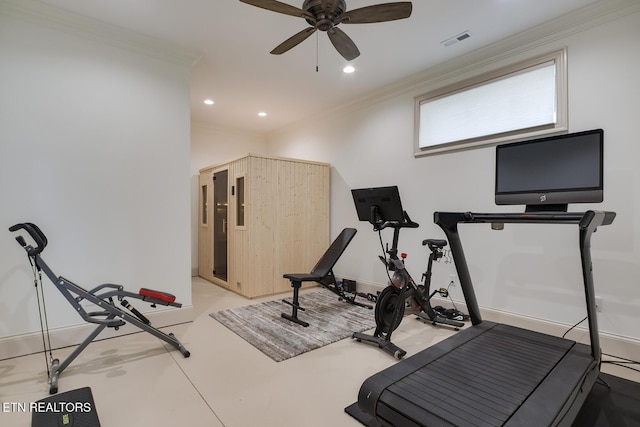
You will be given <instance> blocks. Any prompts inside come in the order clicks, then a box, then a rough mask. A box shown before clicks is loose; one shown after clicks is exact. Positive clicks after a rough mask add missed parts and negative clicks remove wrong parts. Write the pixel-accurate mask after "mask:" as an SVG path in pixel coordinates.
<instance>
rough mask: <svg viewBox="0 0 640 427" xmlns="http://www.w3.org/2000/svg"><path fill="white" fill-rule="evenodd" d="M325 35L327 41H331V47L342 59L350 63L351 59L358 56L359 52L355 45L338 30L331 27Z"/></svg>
mask: <svg viewBox="0 0 640 427" xmlns="http://www.w3.org/2000/svg"><path fill="white" fill-rule="evenodd" d="M327 34H328V35H329V40H331V43H332V44H333V47H335V48H336V50H337V51H338V53H339V54H340V55H342V57H343V58H344V59H346V60H347V61H351V60H352V59H355V58H357V57H358V56H360V51H359V50H358V47H357V46H356V44H355V43H354V42H353V40H351V38H350V37H349V36H348V35H347V34H346V33H345V32H344V31H342V30H341V29H340V28H337V27H333V28H331V29H330V30H329V31H327Z"/></svg>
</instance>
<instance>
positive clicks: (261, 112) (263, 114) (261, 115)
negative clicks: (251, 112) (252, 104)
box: [258, 111, 267, 117]
mask: <svg viewBox="0 0 640 427" xmlns="http://www.w3.org/2000/svg"><path fill="white" fill-rule="evenodd" d="M258 115H259V116H260V117H266V116H267V113H265V112H264V111H260V112H259V113H258Z"/></svg>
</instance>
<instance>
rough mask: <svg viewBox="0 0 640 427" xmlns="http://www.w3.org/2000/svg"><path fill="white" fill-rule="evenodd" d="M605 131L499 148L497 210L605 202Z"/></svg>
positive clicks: (554, 137) (497, 149) (593, 131)
mask: <svg viewBox="0 0 640 427" xmlns="http://www.w3.org/2000/svg"><path fill="white" fill-rule="evenodd" d="M603 134H604V132H603V131H602V129H596V130H591V131H587V132H579V133H573V134H566V135H560V136H553V137H548V138H542V139H536V140H531V141H522V142H516V143H512V144H503V145H499V146H497V147H496V188H495V197H496V204H498V205H520V204H524V205H527V206H528V208H529V207H533V206H538V207H539V208H540V209H538V210H545V206H555V207H557V206H560V207H561V209H563V210H566V205H567V204H568V203H590V202H601V201H602V200H603V177H602V169H603Z"/></svg>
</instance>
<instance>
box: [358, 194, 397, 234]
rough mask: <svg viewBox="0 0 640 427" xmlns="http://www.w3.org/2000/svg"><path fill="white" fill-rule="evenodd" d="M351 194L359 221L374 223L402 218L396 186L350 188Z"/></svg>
mask: <svg viewBox="0 0 640 427" xmlns="http://www.w3.org/2000/svg"><path fill="white" fill-rule="evenodd" d="M351 194H352V195H353V202H354V203H355V205H356V212H357V213H358V219H359V220H360V221H369V222H371V223H372V224H374V225H375V224H376V223H380V222H384V221H403V219H404V211H403V210H402V203H401V202H400V193H399V192H398V187H397V186H392V187H376V188H360V189H357V190H351ZM372 208H375V209H372ZM374 215H375V217H374Z"/></svg>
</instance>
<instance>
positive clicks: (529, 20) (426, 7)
mask: <svg viewBox="0 0 640 427" xmlns="http://www.w3.org/2000/svg"><path fill="white" fill-rule="evenodd" d="M40 1H42V2H43V3H48V4H50V5H53V6H57V7H60V8H63V9H67V10H69V11H72V12H75V13H78V14H81V15H86V16H89V17H92V18H95V19H98V20H100V21H103V22H106V23H109V24H112V25H116V26H119V27H124V28H126V29H129V30H133V31H136V32H138V33H142V34H144V35H147V36H152V37H155V38H158V39H161V40H164V41H168V42H171V43H173V44H176V45H179V46H184V47H185V48H187V49H189V50H190V51H195V52H198V53H199V54H201V59H200V60H199V61H198V62H197V63H196V64H194V67H193V72H192V81H191V97H192V99H191V117H192V120H193V121H197V122H206V123H211V124H213V125H216V126H222V127H225V128H238V129H243V130H247V131H255V132H270V131H273V130H276V129H279V128H281V127H283V126H285V125H287V124H289V123H293V122H296V121H299V120H302V119H305V118H306V119H309V118H310V117H312V115H313V114H316V113H320V112H322V111H325V110H328V109H332V108H335V107H337V106H340V105H343V104H345V103H348V102H349V101H350V100H354V99H357V98H360V97H362V96H364V95H365V94H366V93H367V92H370V91H373V90H376V89H379V88H381V87H384V86H385V85H388V84H390V83H393V82H396V81H399V80H401V79H403V78H406V77H408V76H410V75H412V74H415V73H418V72H420V71H423V70H425V69H427V68H429V67H431V66H434V65H437V64H439V63H442V62H445V61H447V60H450V59H452V58H454V57H457V56H460V55H462V54H465V53H468V52H470V51H473V50H474V49H478V48H480V47H483V46H486V45H489V44H491V43H493V42H496V41H498V40H501V39H503V38H506V37H508V36H510V35H513V34H516V33H518V32H520V31H523V30H526V29H529V28H531V27H534V26H536V25H539V24H541V23H544V22H546V21H549V20H551V19H553V18H556V17H558V16H561V15H564V14H566V13H568V12H571V11H574V10H576V9H579V8H581V7H584V6H586V5H589V4H591V3H594V2H595V1H596V0H413V12H412V15H411V17H410V18H408V19H403V20H398V21H393V22H384V23H375V24H353V25H346V24H341V25H340V28H341V29H342V30H343V31H345V32H346V33H347V34H348V35H349V36H350V37H351V39H352V40H353V41H354V42H355V43H356V45H357V46H358V48H359V49H360V52H361V55H360V56H359V57H358V58H356V59H355V60H353V61H352V65H353V66H354V67H355V68H356V72H355V73H353V74H349V75H347V74H344V73H343V72H342V68H343V67H344V65H346V61H345V60H344V59H343V58H342V57H341V56H340V55H339V54H338V53H337V52H336V51H335V50H334V48H333V46H332V45H331V43H330V42H329V39H328V37H327V35H326V34H325V33H320V32H317V33H316V34H317V35H318V37H317V38H316V34H314V35H312V36H311V37H309V38H308V39H307V40H305V41H304V42H302V43H301V44H300V45H298V46H296V47H294V48H293V49H291V50H290V51H288V52H286V53H284V54H283V55H280V56H276V55H270V54H269V52H270V51H271V50H272V49H273V48H274V47H275V46H277V45H278V44H280V43H281V42H283V41H284V40H286V39H287V38H289V37H290V36H292V35H293V34H295V33H297V32H298V31H300V30H302V29H304V28H305V27H307V26H308V24H307V23H306V22H305V21H304V20H303V19H302V18H297V17H293V16H289V15H283V14H279V13H275V12H271V11H268V10H265V9H260V8H257V7H254V6H250V5H247V4H245V3H241V2H240V1H239V0H108V1H105V0H40ZM386 1H388V2H392V0H346V3H347V9H348V10H351V9H356V8H359V7H364V6H369V5H373V4H378V3H383V2H386ZM285 3H288V4H290V5H294V6H297V7H302V3H303V0H288V1H285ZM467 30H468V31H469V32H470V34H471V37H470V38H468V39H466V40H465V41H463V42H459V43H457V44H454V45H452V46H450V47H444V46H443V45H442V44H441V42H442V41H444V40H446V39H449V38H451V37H454V36H456V35H458V34H460V33H462V32H464V31H467ZM316 65H317V66H318V67H319V69H318V71H316ZM206 98H211V99H213V100H214V101H215V104H214V105H213V106H206V105H204V103H203V101H204V99H206ZM259 111H265V112H267V113H268V116H267V117H258V115H257V113H258V112H259Z"/></svg>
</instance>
